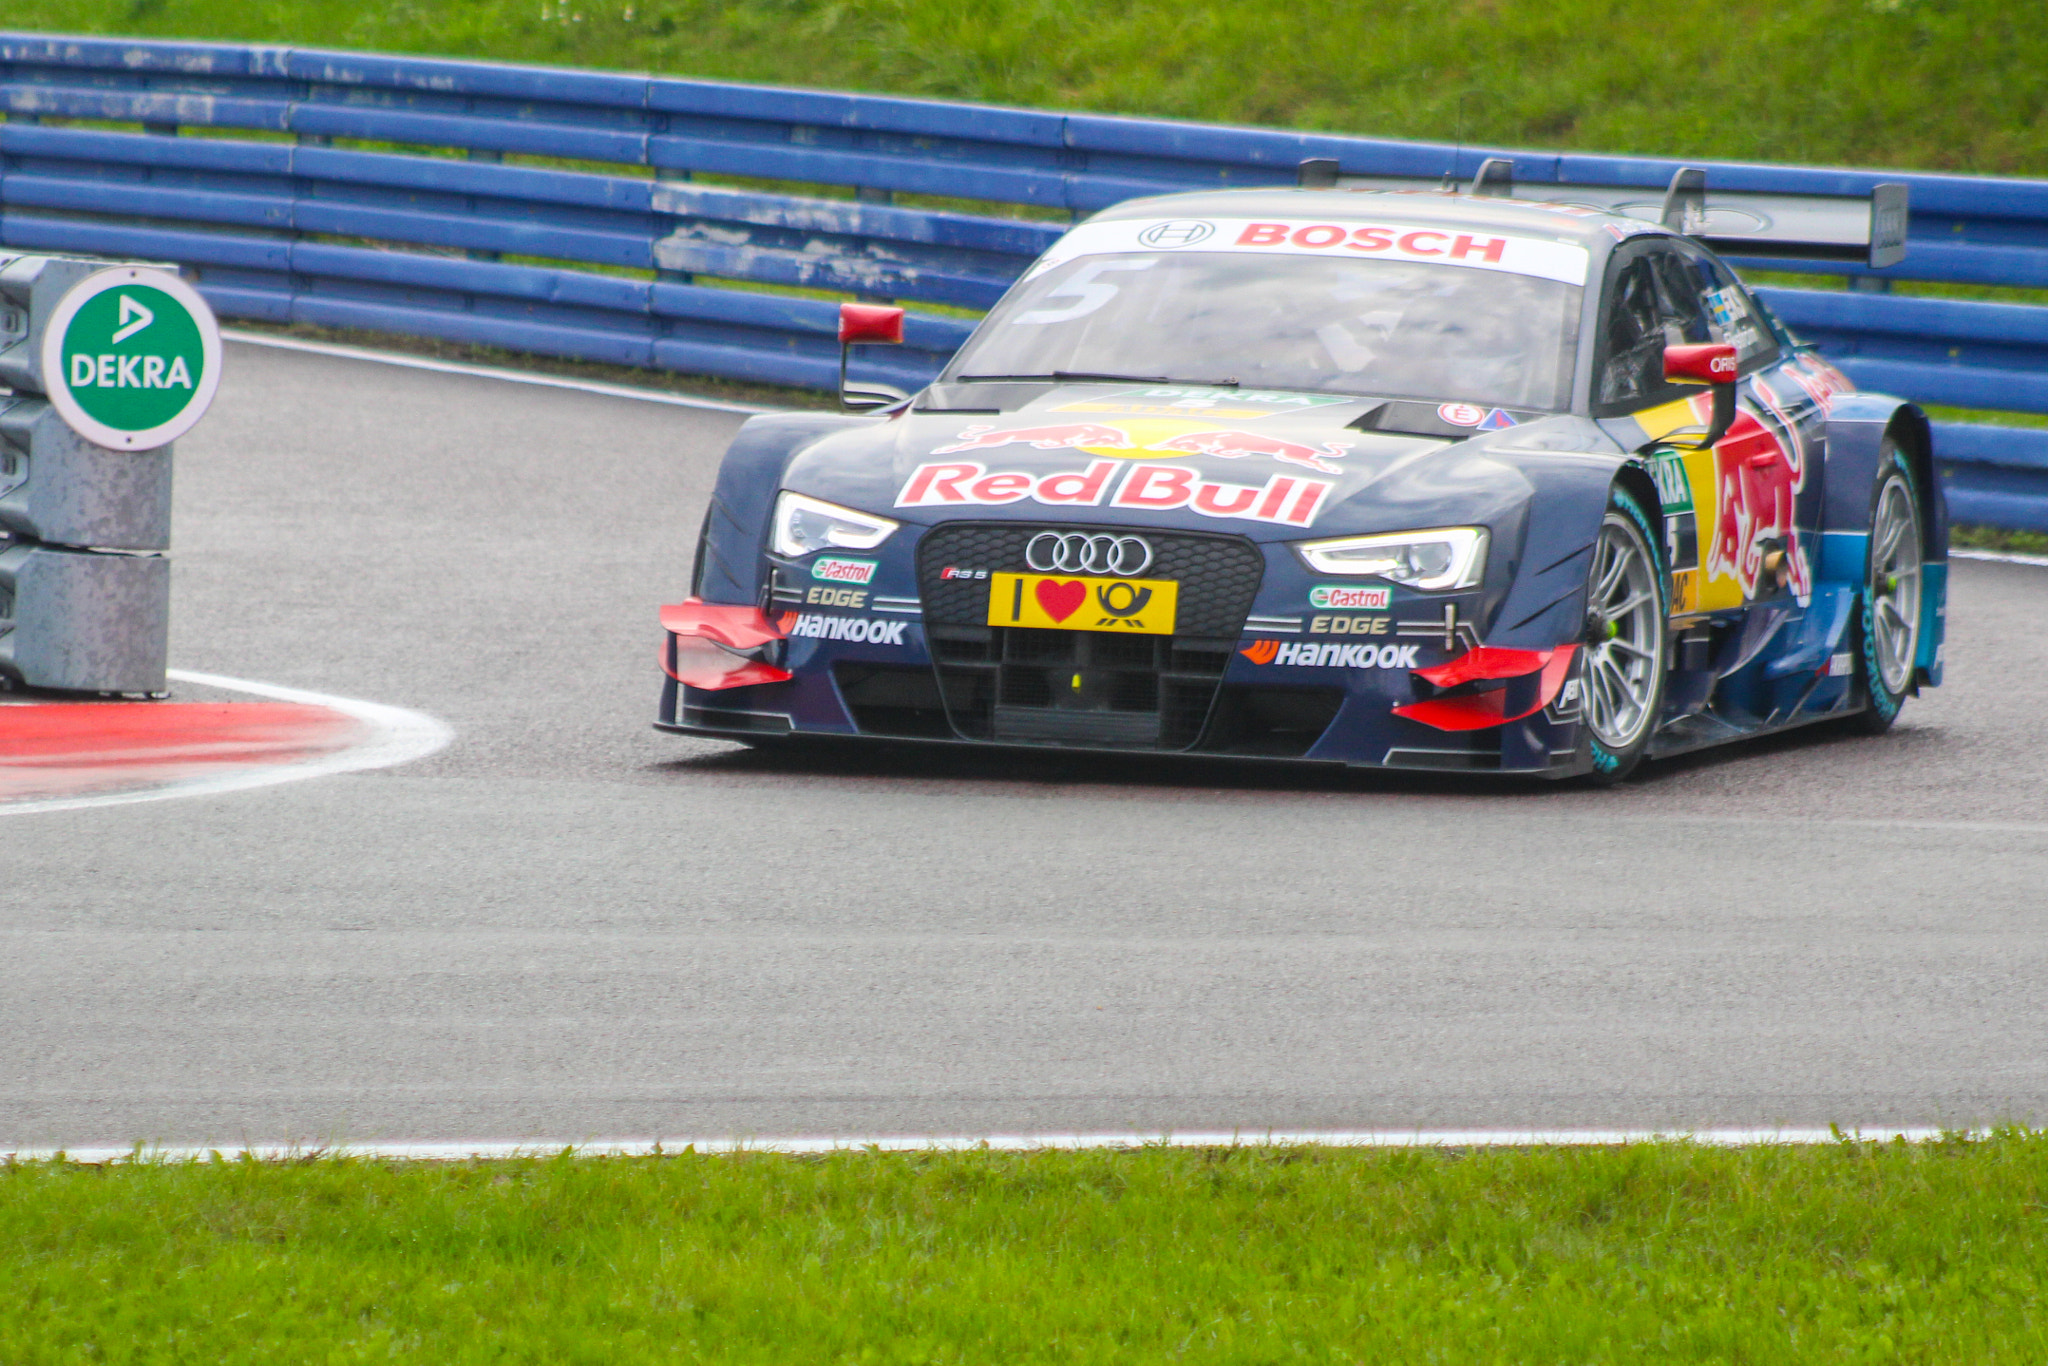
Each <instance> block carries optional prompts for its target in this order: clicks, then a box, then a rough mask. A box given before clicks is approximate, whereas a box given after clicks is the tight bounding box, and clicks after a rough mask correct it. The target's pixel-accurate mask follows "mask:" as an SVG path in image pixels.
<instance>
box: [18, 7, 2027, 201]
mask: <svg viewBox="0 0 2048 1366" xmlns="http://www.w3.org/2000/svg"><path fill="white" fill-rule="evenodd" d="M2029 15H2033V17H2031V18H2030V17H2029ZM2038 19H2039V16H2038V14H2035V13H2034V12H2033V11H2032V10H2030V9H2029V8H2028V7H2027V6H2024V5H2011V4H2007V3H2002V0H1808V3H1805V4H1800V5H1790V6H1788V5H1783V4H1777V3H1767V2H1766V0H1735V3H1728V0H1474V2H1473V3H1465V4H1434V5H1422V4H1410V5H1381V6H1365V5H1358V4H1354V3H1348V2H1347V0H1297V2H1296V3H1293V4H1286V5H1233V4H1225V3H1222V2H1221V0H1139V2H1138V3H1135V4H1123V5H1110V4H1101V3H1087V0H631V3H626V0H589V3H585V2H584V0H409V3H406V4H403V5H395V4H394V5H364V4H360V3H357V2H356V0H295V3H293V4H289V5H285V4H262V5H252V4H247V3H244V2H243V0H10V3H9V4H8V5H7V7H6V15H5V18H4V20H0V22H4V24H5V25H6V26H7V27H9V28H26V29H48V30H55V31H60V32H90V33H120V34H132V35H138V36H160V37H187V38H222V39H247V40H256V41H262V42H275V43H298V44H307V45H321V46H331V47H344V48H357V49H372V50H382V51H392V52H417V53H428V54H438V55H445V56H458V57H476V58H489V59H498V60H510V61H528V62H545V63H553V64H564V65H571V66H587V67H599V68H610V69H615V70H629V71H648V70H652V71H657V72H663V73H671V74H678V75H692V76H709V77H718V78H723V79H730V80H742V81H769V82H778V83H786V84H792V85H805V86H825V87H836V88H842V89H856V90H875V91H892V92H900V93H906V94H913V95H932V96H942V97H948V98H957V99H968V100H987V101H994V102H997V103H1006V104H1023V105H1031V106H1036V107H1041V108H1050V109H1079V110H1098V111H1103V112H1109V113H1125V114H1152V115H1163V116H1167V117H1174V118H1191V119H1204V120H1217V121H1222V122H1229V123H1255V124H1272V125H1281V126H1290V127H1301V128H1320V129H1332V130H1336V131H1341V132H1351V133H1365V134H1373V135H1378V136H1384V137H1406V138H1433V139H1445V140H1452V139H1462V140H1464V141H1466V142H1491V143H1504V144H1508V145H1515V146H1528V147H1569V148H1578V149H1586V150H1602V151H1611V152H1637V153H1646V154H1658V153H1662V154H1671V155H1686V156H1700V157H1732V158H1738V159H1756V160H1769V161H1818V162H1829V163H1843V164H1851V165H1887V166H1902V167H1921V168H1926V169H1932V170H1955V171H1979V172H2003V173H2011V174H2039V173H2040V172H2042V171H2043V170H2048V119H2044V118H2043V117H2042V112H2043V109H2044V106H2048V27H2044V26H2043V25H2042V24H2040V23H2039V22H2038Z"/></svg>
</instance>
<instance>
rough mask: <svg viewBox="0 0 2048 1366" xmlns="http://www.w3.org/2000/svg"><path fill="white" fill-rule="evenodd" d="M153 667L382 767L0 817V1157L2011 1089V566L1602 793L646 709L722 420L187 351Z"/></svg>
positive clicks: (1643, 1121)
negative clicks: (1914, 662) (1797, 704)
mask: <svg viewBox="0 0 2048 1366" xmlns="http://www.w3.org/2000/svg"><path fill="white" fill-rule="evenodd" d="M229 367H230V368H229V372H228V377H227V380H226V383H225V384H224V385H223V388H222V391H221V396H220V399H219V400H218V402H217V403H216V405H215V408H214V410H213V413H212V415H211V416H210V417H209V418H208V419H207V421H206V422H205V423H204V424H202V426H201V427H200V428H199V429H198V431H197V432H195V433H194V434H193V435H192V436H191V437H189V438H187V439H186V440H185V441H183V442H181V443H180V446H179V451H178V461H179V464H178V476H177V477H178V494H177V499H178V502H177V538H176V542H177V544H176V551H175V555H176V561H175V563H176V568H175V577H174V593H175V598H174V605H173V645H172V662H173V664H174V665H177V666H179V667H182V668H186V669H194V670H203V671H212V672H217V673H221V674H229V675H234V676H237V677H241V678H249V679H261V680H265V681H267V682H270V683H275V684H283V685H287V686H290V687H295V688H305V689H312V690H317V691H322V692H327V693H333V694H339V695H341V696H345V697H354V698H367V699H373V700H375V701H378V702H384V703H391V704H395V705H398V706H402V707H410V708H416V709H418V710H421V711H424V712H427V713H430V714H432V715H434V716H436V717H439V718H440V719H442V720H443V721H445V722H447V723H448V724H449V725H451V726H452V727H453V728H454V731H455V734H456V738H455V741H454V743H453V744H452V745H451V746H450V747H449V748H448V749H446V750H444V751H443V752H441V753H440V754H438V755H435V756H434V757H432V758H429V759H426V760H423V761H421V762H418V763H414V764H411V765H408V766H405V767H402V768H396V769H389V770H384V771H379V772H373V773H365V774H348V775H342V776H335V777H328V778H321V779H317V780H314V781H309V782H303V783H298V784H294V785H291V786H287V787H278V788H269V789H263V790H258V791H251V792H243V793H237V794H230V795H224V796H213V797H200V798H193V799H189V800H178V801H165V802H156V803H150V804H145V805H135V806H124V807H110V808H104V809H95V810H82V811H63V812H47V813H27V814H21V815H16V816H8V817H5V818H0V840H4V842H5V851H6V854H5V873H4V876H0V1031H4V1033H5V1036H6V1037H7V1038H8V1040H9V1042H10V1045H11V1046H10V1047H9V1048H8V1049H7V1051H6V1057H5V1059H4V1061H0V1147H11V1146H15V1145H40V1144H51V1143H68V1144H73V1145H82V1144H103V1143H122V1142H127V1141H131V1140H138V1139H142V1140H154V1141H162V1142H220V1143H230V1142H240V1141H244V1140H248V1141H262V1140H279V1139H302V1140H312V1141H321V1140H336V1139H343V1140H345V1139H355V1140H363V1141H368V1140H378V1139H394V1140H395V1139H420V1140H428V1139H440V1138H462V1139H520V1138H543V1137H545V1138H553V1139H580V1138H587V1137H595V1136H606V1137H612V1136H617V1137H626V1136H634V1137H653V1136H680V1135H705V1136H709V1135H734V1134H754V1135H784V1134H834V1133H836V1134H861V1133H880V1132H893V1133H906V1132H933V1133H961V1132H1019V1131H1049V1130H1076V1129H1083V1130H1125V1129H1129V1130H1149V1131H1157V1130H1160V1129H1167V1128H1174V1129H1196V1128H1199V1129H1232V1128H1236V1129H1241V1130H1243V1131H1245V1132H1248V1133H1252V1132H1258V1131H1263V1130H1267V1129H1290V1130H1299V1129H1310V1128H1347V1129H1358V1128H1375V1129H1410V1128H1430V1129H1441V1128H1469V1127H1497V1128H1516V1129H1522V1128H1537V1127H1542V1128H1551V1127H1631V1128H1636V1127H1650V1126H1661V1127H1669V1128H1686V1127H1693V1126H1701V1127H1704V1126H1715V1125H1769V1124H1779V1123H1782V1124H1787V1125H1811V1124H1821V1125H1824V1124H1827V1123H1829V1122H1838V1123H1841V1124H1842V1125H1844V1126H1845V1127H1846V1126H1851V1125H1857V1124H1871V1125H1874V1124H1915V1125H1920V1124H1943V1123H1955V1124H1963V1123H1970V1122H1983V1121H1993V1120H1999V1119H2023V1120H2024V1119H2040V1118H2042V1117H2043V1116H2048V1013H2044V1012H2043V1011H2042V1010H2041V1009H2040V1005H2039V1003H2040V1000H2041V997H2042V992H2043V989H2044V987H2048V936H2044V934H2043V929H2044V924H2048V779H2044V776H2043V775H2044V770H2048V738H2044V728H2043V723H2042V719H2041V718H2042V713H2043V704H2044V701H2048V644H2044V638H2043V631H2042V617H2043V613H2044V609H2048V570H2042V569H2035V568H2028V567H2024V566H2012V565H2001V564H1984V563H1959V564H1958V565H1957V567H1956V571H1955V575H1954V580H1953V589H1952V598H1951V609H1950V645H1949V659H1950V665H1949V680H1950V681H1949V684H1948V685H1947V686H1945V687H1944V688H1942V689H1939V690H1937V691H1935V692H1933V693H1931V694H1929V695H1928V696H1926V697H1923V698H1920V699H1918V700H1916V701H1914V702H1911V703H1909V704H1908V706H1907V709H1906V711H1905V713H1904V714H1903V717H1902V720H1901V722H1900V725H1899V727H1898V728H1897V729H1896V730H1895V731H1894V733H1893V734H1891V735H1890V736H1887V737H1884V738H1882V739H1877V740H1869V739H1854V738H1848V737H1844V736H1839V735H1834V734H1829V733H1824V732H1807V733H1804V734H1801V735H1798V736H1793V737H1788V738H1783V739H1779V740H1775V741H1771V742H1765V743H1763V744H1758V745H1752V746H1749V747H1746V748H1743V749H1739V750H1735V751H1723V752H1719V753H1716V754H1713V755H1709V756H1700V757H1694V758H1692V759H1688V760H1684V761H1679V762H1675V763H1670V764H1665V765H1661V766H1659V767H1657V768H1655V769H1653V770H1650V771H1649V772H1648V773H1647V774H1646V775H1645V776H1644V777H1643V778H1641V779H1639V780H1637V781H1635V782H1633V783H1631V784H1630V785H1628V786H1627V787H1625V788H1623V789H1621V790H1618V791H1613V792H1596V791H1583V790H1573V789H1559V788H1554V787H1547V786H1519V785H1503V784H1500V783H1498V782H1493V783H1482V782H1454V781H1450V780H1416V779H1397V778H1386V777H1379V776H1373V775H1359V776H1346V775H1336V776H1332V775H1327V774H1322V773H1301V772H1296V771H1292V770H1278V769H1271V768H1248V767H1235V766H1225V765H1186V764H1169V763H1164V762H1158V761H1130V762H1108V761H1097V760H1063V759H1059V758H1056V757H1048V758H1044V759H1033V760H1031V761H1030V762H1024V763H1020V762H1018V761H1017V760H1014V759H1012V758H1007V757H981V756H973V755H957V754H942V755H939V756H936V757H933V756H931V755H929V754H924V753H919V754H913V755H890V754H866V753H863V754H855V755H845V754H829V755H823V756H812V757H809V758H805V757H801V756H776V755H765V754H756V753H751V752H748V751H744V750H740V749H737V748H734V747H732V746H727V745H721V744H715V743H711V742H699V741H693V740H687V739H679V738H676V737H672V736H665V735H660V734H657V733H655V732H654V731H652V730H651V729H650V728H649V725H648V723H649V721H650V720H651V716H652V710H653V705H654V699H655V696H656V692H657V687H656V684H657V683H658V681H659V675H658V673H657V670H656V664H655V647H656V644H657V641H658V639H659V633H658V629H657V627H656V625H655V619H654V609H655V606H656V605H657V604H658V603H660V602H663V601H672V600H674V599H676V598H678V597H680V596H681V595H682V592H683V590H684V588H685V577H686V573H687V568H688V564H689V552H690V549H691V542H692V538H693V536H694V533H695V529H696V525H697V519H698V516H699V514H700V511H701V509H702V506H703V501H704V498H705V496H706V495H707V493H708V491H709V486H710V481H711V478H712V475H713V473H714V470H715V466H716V461H717V456H718V453H719V451H720V450H721V449H722V447H723V444H724V441H725V439H726V438H727V437H728V436H729V434H730V433H731V432H732V430H733V429H734V428H736V426H737V425H738V423H739V421H740V420H741V419H740V418H739V417H738V416H737V415H732V414H725V413H717V412H701V411H692V410H688V409H682V408H675V407H668V406H658V405H653V404H644V403H635V402H632V401H627V400H622V399H615V398H605V397H599V396H593V395H585V394H577V393H571V392H563V391H559V390H548V389H538V388H530V387H526V386H519V385H510V384H505V383H502V382H498V381H493V380H489V379H483V378H473V377H463V376H452V375H443V374H434V373H429V372H421V371H415V370H405V369H398V368H392V367H385V366H378V365H373V364H369V363H365V362H360V361H350V360H343V359H336V358H330V357H319V356H308V355H302V354H293V353H286V352H278V351H273V350H268V349H261V348H255V347H250V346H243V345H235V346H231V348H230V354H229Z"/></svg>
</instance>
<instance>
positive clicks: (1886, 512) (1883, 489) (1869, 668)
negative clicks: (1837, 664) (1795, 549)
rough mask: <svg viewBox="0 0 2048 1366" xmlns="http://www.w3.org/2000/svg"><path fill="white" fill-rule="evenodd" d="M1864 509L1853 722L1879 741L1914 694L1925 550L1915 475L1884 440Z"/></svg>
mask: <svg viewBox="0 0 2048 1366" xmlns="http://www.w3.org/2000/svg"><path fill="white" fill-rule="evenodd" d="M1877 471H1878V473H1877V488H1876V489H1875V491H1874V492H1873V493H1872V494H1871V502H1870V553H1869V558H1868V559H1867V560H1866V561H1865V563H1864V572H1863V601H1862V609H1863V610H1862V612H1861V614H1860V616H1859V619H1858V622H1857V625H1858V640H1857V650H1856V654H1857V671H1858V672H1859V673H1861V674H1862V675H1863V686H1864V691H1865V692H1866V693H1867V694H1868V695H1869V705H1868V706H1866V707H1865V708H1864V710H1863V712H1862V713H1861V714H1860V715H1858V716H1857V717H1856V718H1855V720H1854V722H1853V723H1852V724H1853V725H1854V726H1855V728H1856V729H1858V730H1861V731H1864V732H1866V733H1868V734H1871V735H1879V734H1882V733H1883V732H1885V731H1887V730H1889V729H1891V724H1892V722H1893V721H1894V720H1896V719H1897V717H1898V714H1899V708H1900V707H1901V706H1903V705H1905V701H1906V697H1907V695H1908V694H1909V693H1911V692H1912V690H1913V673H1914V669H1915V668H1916V667H1917V665H1918V662H1919V657H1920V586H1921V585H1920V580H1921V566H1922V563H1923V545H1924V542H1923V541H1922V539H1921V528H1920V500H1919V498H1918V497H1917V496H1915V490H1914V487H1913V470H1912V467H1911V466H1910V465H1908V464H1907V463H1906V458H1905V456H1904V455H1903V454H1902V453H1901V452H1900V451H1899V448H1898V446H1897V445H1896V444H1894V443H1893V441H1892V439H1891V438H1890V437H1886V438H1885V441H1884V445H1883V447H1882V448H1881V450H1880V452H1879V455H1878V465H1877Z"/></svg>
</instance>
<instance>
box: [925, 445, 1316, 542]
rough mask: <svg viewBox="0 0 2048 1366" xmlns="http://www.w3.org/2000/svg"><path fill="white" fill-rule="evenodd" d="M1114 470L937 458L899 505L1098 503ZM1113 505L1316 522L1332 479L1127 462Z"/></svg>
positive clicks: (1107, 464)
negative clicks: (1237, 475)
mask: <svg viewBox="0 0 2048 1366" xmlns="http://www.w3.org/2000/svg"><path fill="white" fill-rule="evenodd" d="M1117 468H1118V465H1117V462H1115V461H1112V460H1097V461H1094V462H1092V463H1091V464H1090V465H1089V466H1088V468H1087V469H1085V470H1060V471H1056V472H1054V473H1052V474H1039V475H1032V474H1025V473H1021V472H1012V471H1005V472H999V473H994V474H991V473H990V472H989V471H988V468H987V467H986V466H984V465H981V464H977V463H976V462H974V461H970V460H962V461H940V462H934V463H932V464H927V465H919V466H918V467H917V468H916V469H914V470H912V471H911V473H910V478H909V479H907V480H906V481H904V485H903V491H902V492H901V493H899V494H898V495H897V497H896V506H897V507H900V508H910V507H1001V506H1004V505H1006V504H1010V503H1019V502H1022V501H1024V500H1025V499H1026V498H1029V499H1031V500H1032V501H1034V502H1038V503H1045V504H1048V505H1052V506H1063V507H1099V506H1101V505H1102V504H1103V495H1104V493H1105V492H1107V490H1108V489H1109V486H1110V482H1111V475H1112V474H1113V473H1114V472H1115V471H1116V469H1117ZM1123 469H1124V471H1125V473H1124V477H1123V479H1122V481H1121V482H1119V483H1118V484H1117V487H1116V493H1115V495H1114V496H1113V497H1112V498H1110V499H1109V505H1110V506H1112V507H1119V508H1129V509H1133V510H1136V511H1147V512H1178V511H1183V510H1185V511H1190V512H1194V513H1196V514H1198V515H1200V516H1203V517H1222V518H1236V519H1241V520H1244V521H1250V522H1270V523H1273V524H1275V525H1279V526H1295V527H1307V526H1313V525H1315V520H1316V515H1317V514H1318V513H1319V512H1321V511H1322V508H1323V504H1324V503H1325V502H1327V501H1328V499H1329V496H1330V492H1331V490H1333V489H1335V488H1336V487H1337V486H1336V484H1334V483H1332V482H1331V481H1329V480H1327V479H1306V478H1303V477H1301V476H1299V475H1290V474H1276V475H1274V476H1273V477H1272V478H1270V479H1268V480H1267V481H1266V482H1265V483H1264V484H1262V485H1251V484H1226V483H1223V482H1221V481H1220V480H1214V479H1203V478H1201V477H1200V476H1199V474H1198V473H1197V472H1196V471H1195V470H1192V469H1188V468H1186V467H1183V466H1169V465H1126V466H1123Z"/></svg>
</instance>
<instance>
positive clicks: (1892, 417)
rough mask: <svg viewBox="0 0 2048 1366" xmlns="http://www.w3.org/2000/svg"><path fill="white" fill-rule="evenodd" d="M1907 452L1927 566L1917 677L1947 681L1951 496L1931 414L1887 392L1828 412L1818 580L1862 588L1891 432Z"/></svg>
mask: <svg viewBox="0 0 2048 1366" xmlns="http://www.w3.org/2000/svg"><path fill="white" fill-rule="evenodd" d="M1887 436H1889V437H1891V438H1892V440H1893V441H1895V442H1897V443H1898V446H1899V448H1900V449H1901V450H1902V451H1903V452H1904V453H1905V456H1906V460H1907V462H1908V463H1909V464H1910V465H1911V467H1912V471H1913V483H1914V485H1915V486H1916V487H1917V489H1918V490H1919V494H1920V506H1921V524H1922V530H1923V535H1924V539H1925V544H1924V545H1923V546H1922V547H1921V552H1922V554H1923V556H1924V558H1925V562H1926V569H1925V572H1924V576H1923V579H1922V585H1923V587H1922V591H1921V595H1920V611H1921V617H1920V652H1919V657H1918V659H1917V660H1916V661H1915V663H1916V664H1917V666H1918V672H1919V681H1920V682H1922V683H1924V684H1926V685H1928V686H1929V687H1932V686H1934V685H1936V684H1938V683H1940V682H1941V665H1942V648H1941V647H1942V639H1943V636H1944V634H1945V633H1946V628H1947V622H1948V500H1947V498H1946V497H1944V496H1943V494H1942V488H1941V480H1940V478H1939V473H1938V471H1937V470H1936V468H1935V463H1934V438H1933V432H1932V429H1931V428H1930V427H1929V426H1928V422H1927V415H1926V414H1925V413H1923V412H1921V411H1920V409H1919V408H1917V407H1915V406H1914V405H1913V404H1910V403H1901V402H1899V401H1898V400H1897V399H1895V398H1887V397H1885V396H1884V395H1882V394H1842V395H1839V396H1837V397H1836V399H1835V401H1834V406H1833V408H1832V409H1831V410H1830V411H1829V413H1828V425H1827V473H1826V476H1825V481H1824V487H1823V496H1824V497H1825V499H1826V503H1825V505H1824V508H1823V512H1822V518H1823V520H1822V523H1821V556H1820V575H1819V576H1820V578H1821V579H1823V580H1828V581H1832V582H1835V583H1841V584H1848V585H1853V586H1854V587H1855V588H1856V589H1857V590H1858V591H1859V592H1860V591H1861V589H1862V586H1863V574H1864V570H1865V567H1866V564H1867V561H1868V558H1869V552H1870V498H1871V489H1872V487H1873V486H1874V485H1875V484H1876V482H1877V462H1878V453H1879V451H1880V450H1881V449H1882V445H1883V441H1884V438H1885V437H1887Z"/></svg>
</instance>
